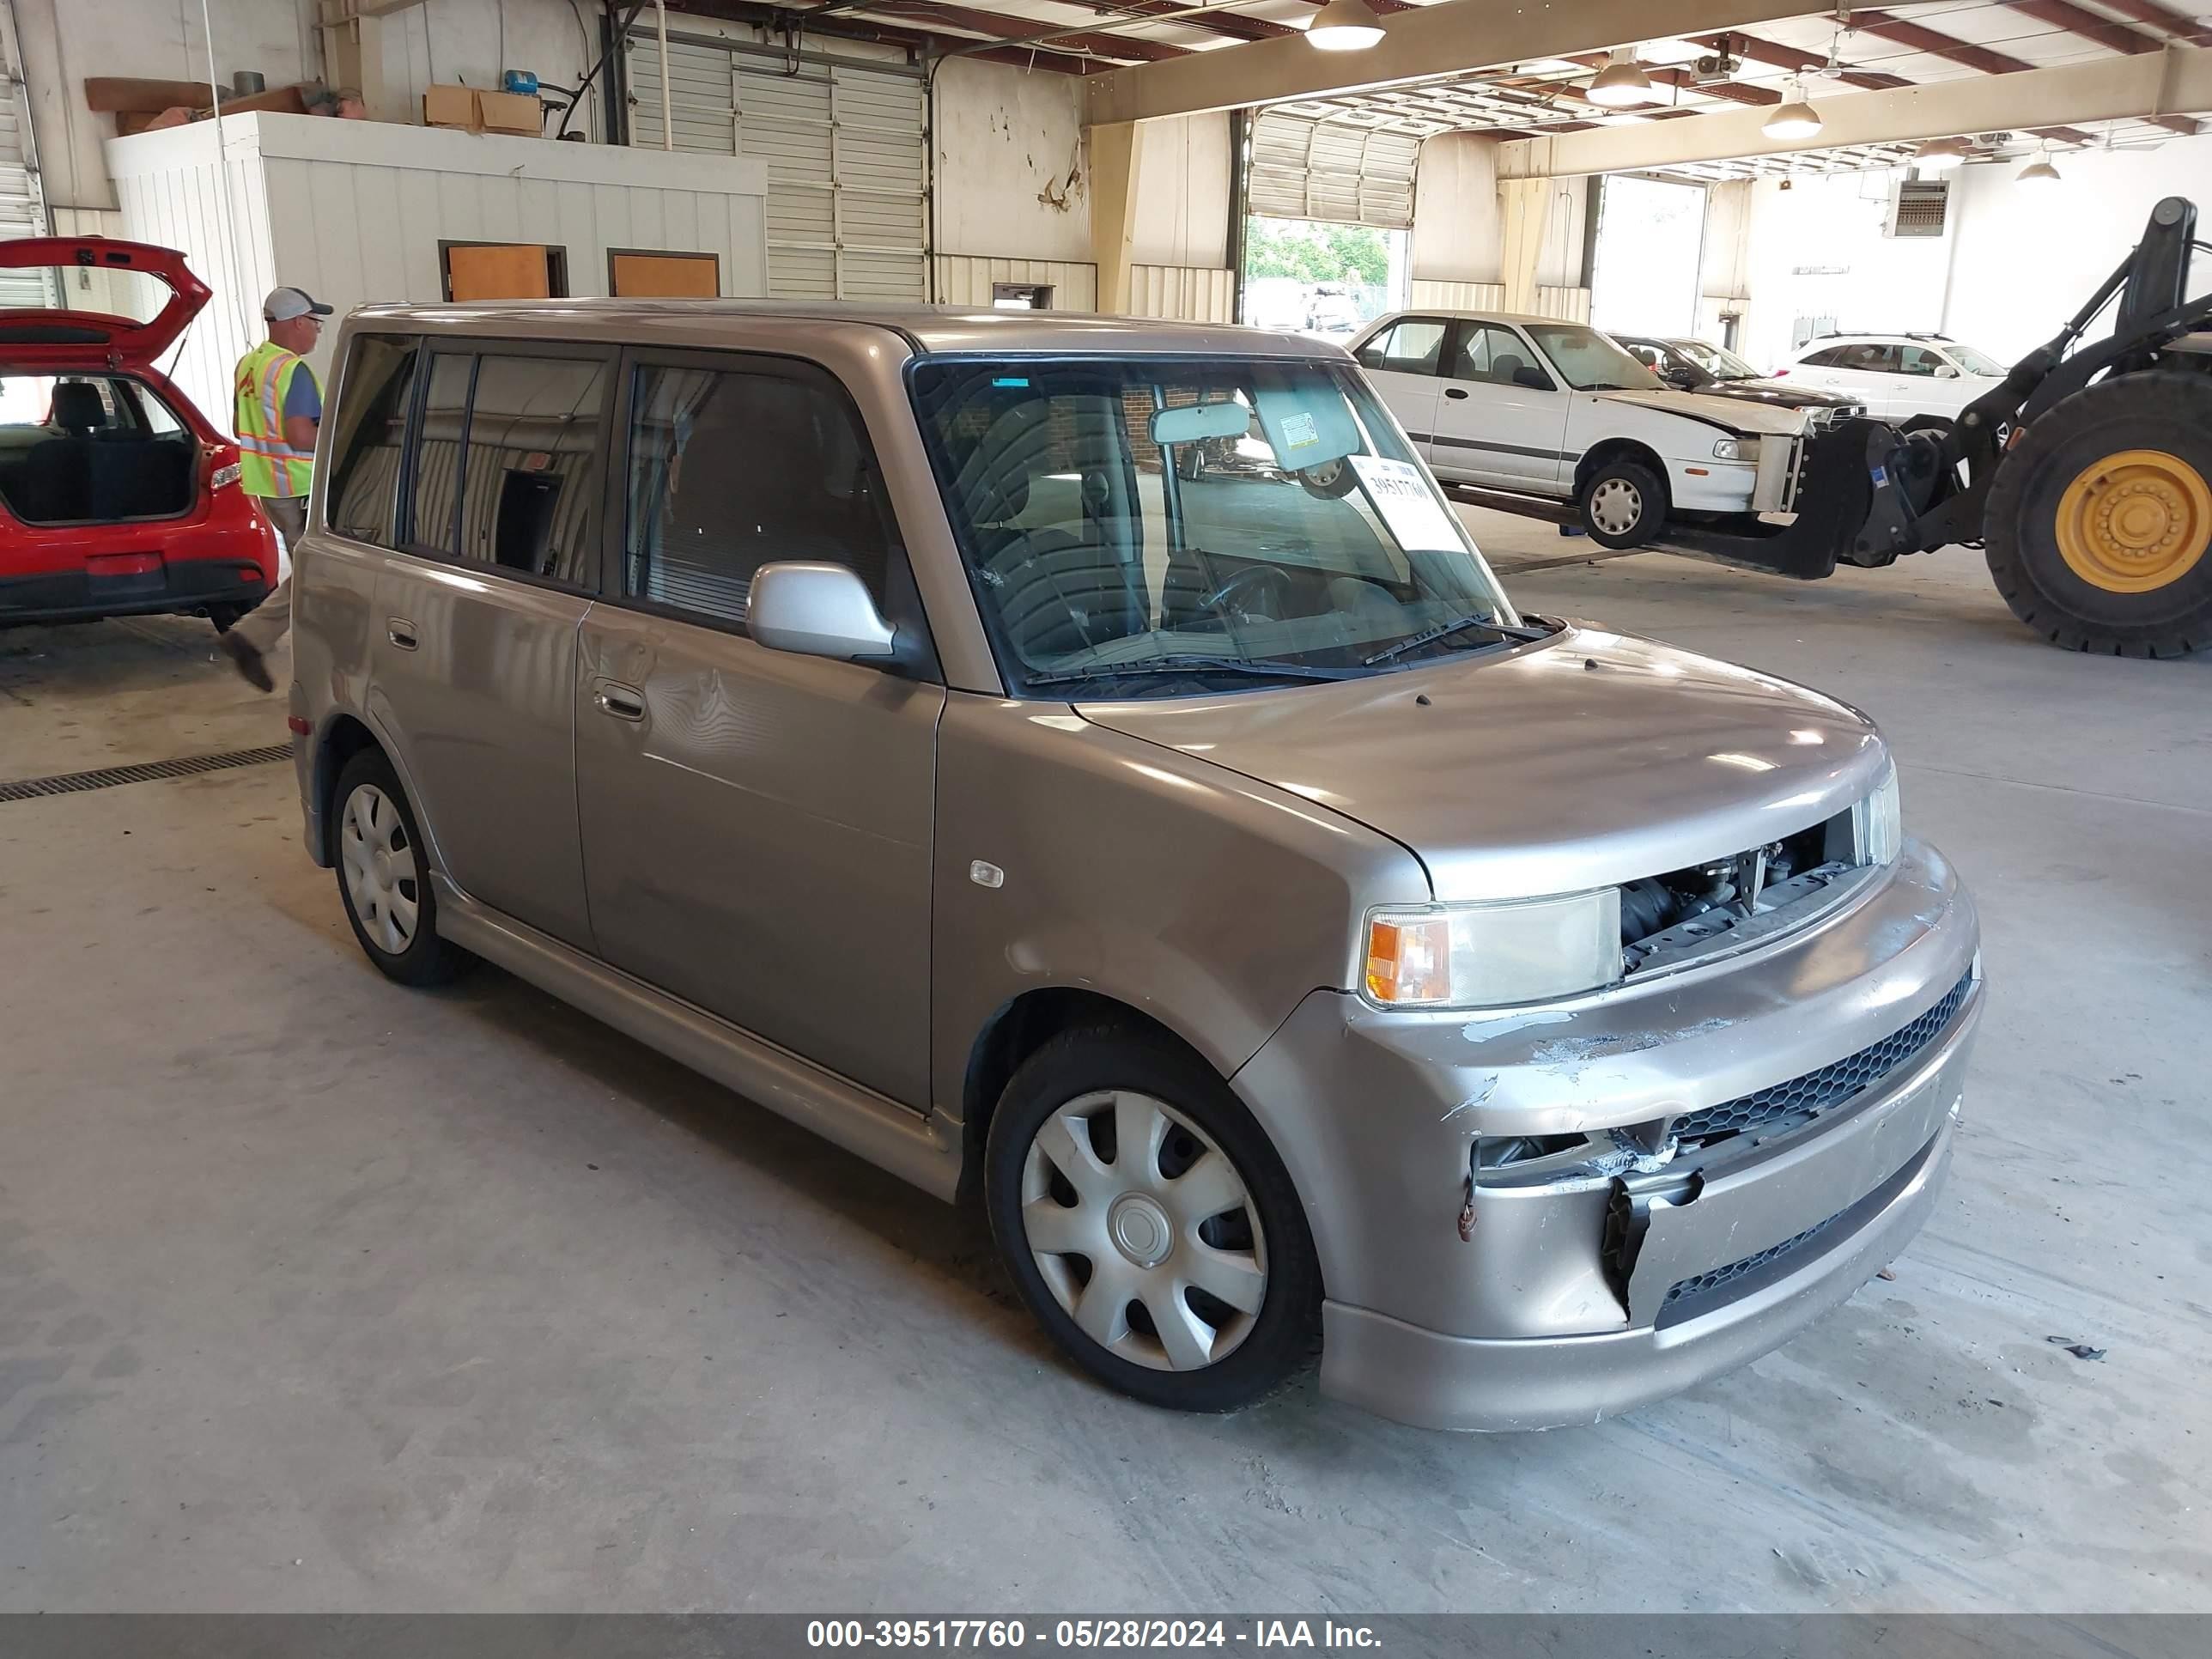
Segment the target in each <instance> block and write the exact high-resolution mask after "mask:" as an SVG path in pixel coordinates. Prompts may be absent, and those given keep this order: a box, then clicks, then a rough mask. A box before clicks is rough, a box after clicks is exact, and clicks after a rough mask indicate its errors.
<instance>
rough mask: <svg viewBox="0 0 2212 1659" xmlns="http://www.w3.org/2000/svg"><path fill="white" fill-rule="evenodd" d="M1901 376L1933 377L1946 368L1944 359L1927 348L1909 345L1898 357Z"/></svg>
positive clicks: (1902, 349)
mask: <svg viewBox="0 0 2212 1659" xmlns="http://www.w3.org/2000/svg"><path fill="white" fill-rule="evenodd" d="M1898 361H1899V368H1898V373H1899V374H1924V375H1931V376H1932V375H1933V374H1935V373H1936V370H1937V369H1939V368H1942V367H1943V366H1944V363H1943V358H1942V356H1941V355H1940V354H1938V353H1936V352H1933V351H1930V350H1929V349H1928V348H1927V347H1926V346H1917V345H1909V346H1905V347H1903V348H1901V349H1900V350H1899V357H1898Z"/></svg>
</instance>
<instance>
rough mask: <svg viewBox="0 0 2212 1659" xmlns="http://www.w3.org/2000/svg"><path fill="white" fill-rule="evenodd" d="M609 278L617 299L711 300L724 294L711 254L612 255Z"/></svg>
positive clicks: (714, 259) (608, 268) (720, 278)
mask: <svg viewBox="0 0 2212 1659" xmlns="http://www.w3.org/2000/svg"><path fill="white" fill-rule="evenodd" d="M607 278H608V286H609V288H610V289H611V290H612V291H613V293H614V295H615V296H616V297H617V299H627V300H641V299H663V300H712V299H715V298H717V297H719V296H720V294H721V291H722V270H721V264H720V261H719V260H717V259H716V258H714V255H713V254H711V253H622V252H616V253H610V254H608V255H607Z"/></svg>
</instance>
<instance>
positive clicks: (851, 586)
mask: <svg viewBox="0 0 2212 1659" xmlns="http://www.w3.org/2000/svg"><path fill="white" fill-rule="evenodd" d="M745 629H746V631H747V632H748V633H750V635H752V636H753V640H754V642H755V643H756V644H759V645H763V646H766V647H768V648H769V650H771V651H789V652H792V653H795V654H796V655H799V656H802V657H830V658H834V659H837V660H839V661H846V660H849V659H856V658H862V659H882V658H886V657H889V656H890V654H891V625H890V623H887V622H885V621H884V613H883V612H882V611H878V610H877V609H876V601H875V599H874V598H873V597H872V595H871V594H870V593H869V592H868V586H867V584H866V582H864V581H862V580H860V577H859V575H858V574H855V573H854V572H853V571H851V570H848V569H847V568H845V567H844V566H843V565H842V564H813V563H806V562H800V561H798V560H786V561H783V562H779V563H776V564H764V565H763V566H762V567H761V568H759V569H758V570H757V571H755V572H754V573H753V584H752V593H751V598H750V602H749V603H748V605H746V608H745Z"/></svg>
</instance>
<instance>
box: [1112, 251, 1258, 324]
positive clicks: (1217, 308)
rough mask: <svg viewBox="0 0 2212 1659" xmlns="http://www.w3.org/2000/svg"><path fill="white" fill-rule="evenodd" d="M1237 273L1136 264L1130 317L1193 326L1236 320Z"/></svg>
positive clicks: (1131, 278)
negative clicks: (1183, 323) (1165, 319)
mask: <svg viewBox="0 0 2212 1659" xmlns="http://www.w3.org/2000/svg"><path fill="white" fill-rule="evenodd" d="M1236 310H1237V273H1236V272H1235V271H1233V270H1229V269H1228V268H1227V267H1226V266H1203V265H1133V266H1132V267H1130V270H1129V315H1131V316H1132V317H1168V318H1174V319H1178V320H1181V321H1183V322H1191V323H1232V322H1234V321H1236V320H1237V319H1236V315H1235V313H1236Z"/></svg>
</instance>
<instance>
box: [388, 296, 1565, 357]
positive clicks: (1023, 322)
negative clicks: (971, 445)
mask: <svg viewBox="0 0 2212 1659" xmlns="http://www.w3.org/2000/svg"><path fill="white" fill-rule="evenodd" d="M352 317H353V318H354V319H358V320H360V321H362V322H374V323H380V324H398V325H405V326H408V327H412V328H421V329H424V330H426V331H435V330H447V329H451V330H456V331H460V332H465V333H486V332H490V331H495V330H497V329H500V328H501V327H512V326H514V325H526V329H527V331H528V332H530V333H532V334H533V335H536V336H538V337H544V336H545V335H547V334H549V333H558V332H560V331H561V325H562V324H563V323H566V324H568V325H569V326H571V327H574V328H577V329H580V330H582V331H585V333H586V337H590V338H594V339H611V340H621V339H623V338H624V337H625V335H624V332H623V324H624V323H626V322H642V321H646V320H648V319H659V320H676V321H682V322H687V323H691V324H694V325H696V324H701V323H711V322H712V321H713V320H714V319H717V318H727V319H730V320H731V321H732V322H737V321H743V320H750V319H784V320H789V321H793V322H818V323H827V324H839V323H842V324H858V325H863V326H869V327H876V328H883V329H888V330H890V331H892V332H893V333H896V334H899V335H901V336H903V337H905V339H906V340H907V341H908V343H909V344H910V345H911V346H912V347H913V348H914V349H915V351H916V352H918V353H921V354H924V355H933V354H951V353H955V352H976V351H984V352H990V351H1064V352H1097V351H1109V350H1110V351H1113V352H1115V353H1122V352H1155V351H1157V352H1182V353H1209V354H1222V355H1227V356H1255V357H1306V358H1310V357H1340V356H1343V355H1344V352H1343V349H1342V348H1341V347H1340V346H1337V345H1335V344H1333V343H1330V342H1328V341H1325V340H1316V339H1311V338H1310V337H1307V336H1305V335H1303V334H1281V333H1275V332H1273V331H1268V330H1266V329H1257V328H1239V327H1237V326H1234V325H1230V324H1226V323H1182V322H1168V321H1164V320H1162V319H1156V318H1131V317H1102V316H1097V315H1095V314H1093V313H1088V312H1077V311H987V310H978V309H976V308H975V307H971V306H922V305H850V304H835V303H830V302H828V301H800V300H606V299H591V300H532V301H499V302H477V303H471V304H465V305H427V306H417V305H378V306H363V307H361V308H360V309H359V310H357V311H356V312H354V313H352ZM1537 320H1541V319H1537Z"/></svg>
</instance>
